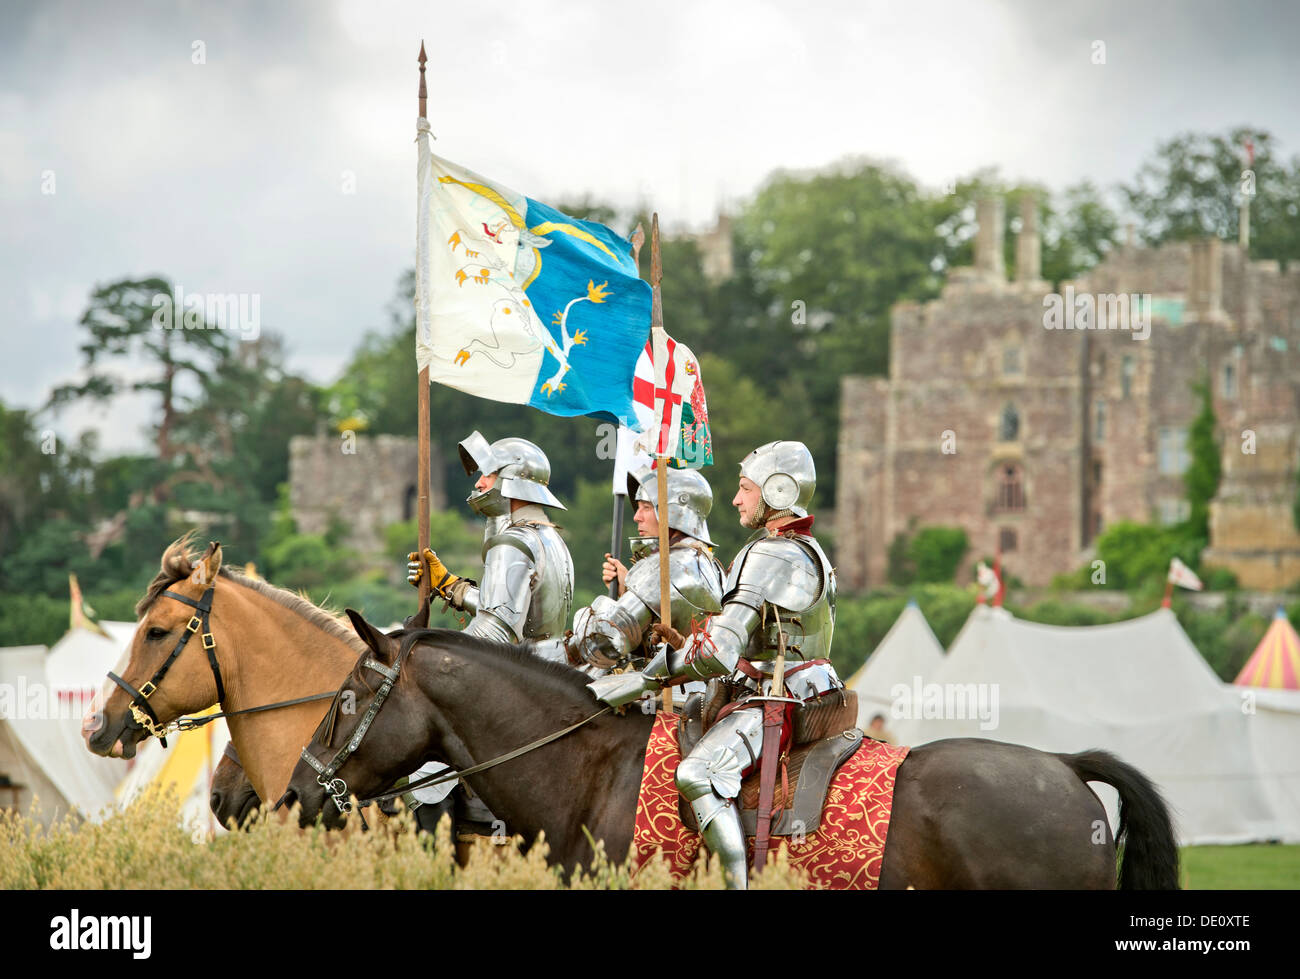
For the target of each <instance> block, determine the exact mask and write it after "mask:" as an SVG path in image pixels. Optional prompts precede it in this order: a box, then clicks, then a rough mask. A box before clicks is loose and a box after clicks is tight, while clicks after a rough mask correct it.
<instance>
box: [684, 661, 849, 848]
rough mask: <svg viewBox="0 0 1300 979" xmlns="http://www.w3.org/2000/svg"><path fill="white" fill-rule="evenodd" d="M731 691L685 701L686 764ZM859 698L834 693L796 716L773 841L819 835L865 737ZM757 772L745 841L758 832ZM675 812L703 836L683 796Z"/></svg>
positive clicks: (749, 788) (750, 784)
mask: <svg viewBox="0 0 1300 979" xmlns="http://www.w3.org/2000/svg"><path fill="white" fill-rule="evenodd" d="M731 693H732V691H731V690H730V689H729V688H728V686H727V685H726V684H723V683H717V682H715V683H710V684H709V689H708V691H707V692H706V693H704V694H698V693H696V694H692V695H691V696H690V697H688V698H686V705H685V707H684V708H683V713H682V719H681V722H680V723H679V724H678V725H677V748H678V750H679V751H680V752H681V757H683V758H685V757H686V755H687V754H689V753H690V751H691V749H692V748H694V747H695V745H696V743H697V742H698V741H699V740H700V738H701V737H703V736H704V732H705V731H707V730H708V729H709V728H710V727H712V726H713V722H714V721H715V720H717V719H718V715H719V712H720V711H721V710H722V709H723V707H724V706H726V705H727V704H728V703H729V702H730V701H731ZM857 718H858V695H857V694H856V693H855V692H854V691H852V690H840V691H832V692H831V693H829V694H827V695H826V696H824V697H822V698H821V699H820V700H817V701H812V702H810V703H807V704H802V705H800V706H799V707H798V708H796V709H795V712H794V731H793V737H792V743H791V748H790V751H789V754H788V755H787V756H786V757H785V758H784V759H783V760H782V765H783V767H784V775H783V777H782V778H780V779H778V782H777V794H776V805H777V806H779V807H780V808H779V815H774V817H773V819H772V829H771V835H772V836H792V835H794V834H796V833H800V834H808V833H814V832H816V831H817V829H818V827H820V825H821V818H822V807H823V805H825V802H826V793H827V791H828V790H829V788H830V784H831V779H832V778H833V777H834V776H835V772H836V770H837V769H838V768H839V767H840V766H841V765H843V764H844V763H845V762H846V761H848V760H849V758H850V757H852V755H853V753H854V752H856V751H857V750H858V748H859V747H861V745H862V738H863V736H864V735H863V733H862V731H860V730H859V729H858V728H857V727H856V724H857ZM758 788H759V772H758V768H757V766H755V768H754V770H753V771H752V772H751V773H750V774H749V775H748V776H746V778H745V780H744V781H743V782H742V783H741V786H740V797H739V804H740V824H741V826H743V827H744V829H745V834H746V835H747V836H754V835H756V834H757V832H758ZM677 811H678V813H679V814H680V815H681V819H682V822H683V823H684V824H685V825H686V828H687V829H689V830H691V832H699V827H698V825H697V823H696V821H695V812H694V810H692V809H691V806H690V803H688V802H687V801H686V799H684V798H682V797H681V796H679V797H678V799H677Z"/></svg>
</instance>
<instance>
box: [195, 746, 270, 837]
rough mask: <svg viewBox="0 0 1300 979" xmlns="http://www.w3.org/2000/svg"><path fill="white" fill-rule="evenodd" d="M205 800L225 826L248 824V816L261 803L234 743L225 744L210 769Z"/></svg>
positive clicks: (235, 827)
mask: <svg viewBox="0 0 1300 979" xmlns="http://www.w3.org/2000/svg"><path fill="white" fill-rule="evenodd" d="M208 803H209V804H210V805H211V806H212V814H213V815H214V816H216V817H217V822H218V823H220V824H221V825H222V826H224V827H226V828H227V829H242V828H243V827H245V826H247V825H248V820H249V817H250V816H252V815H253V813H254V812H256V811H257V808H258V807H259V806H260V805H261V804H262V800H261V799H260V798H259V797H258V795H257V790H256V789H254V788H253V783H252V782H250V781H249V780H248V774H247V773H246V772H245V771H244V766H243V765H241V764H240V763H239V753H238V752H237V751H236V750H235V745H234V743H233V742H232V743H230V744H227V745H226V751H225V754H223V755H222V756H221V761H219V762H217V767H216V768H215V769H214V770H213V772H212V785H211V794H210V795H209V796H208Z"/></svg>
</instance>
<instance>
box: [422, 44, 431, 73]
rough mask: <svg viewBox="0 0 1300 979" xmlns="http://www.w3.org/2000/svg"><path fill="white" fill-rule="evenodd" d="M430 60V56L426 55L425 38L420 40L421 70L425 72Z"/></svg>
mask: <svg viewBox="0 0 1300 979" xmlns="http://www.w3.org/2000/svg"><path fill="white" fill-rule="evenodd" d="M428 60H429V56H428V55H426V54H425V53H424V38H420V70H421V71H424V63H425V62H426V61H428Z"/></svg>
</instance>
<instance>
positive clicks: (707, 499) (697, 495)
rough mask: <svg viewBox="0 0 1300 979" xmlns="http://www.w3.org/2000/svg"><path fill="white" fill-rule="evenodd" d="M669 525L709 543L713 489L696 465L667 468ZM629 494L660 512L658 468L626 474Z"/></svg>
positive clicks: (633, 499) (711, 543)
mask: <svg viewBox="0 0 1300 979" xmlns="http://www.w3.org/2000/svg"><path fill="white" fill-rule="evenodd" d="M667 479H668V529H669V530H680V531H681V532H682V533H683V534H686V535H687V536H688V537H694V538H695V539H697V540H701V541H703V542H704V543H705V544H708V545H709V546H710V547H715V546H716V545H715V544H714V543H713V541H711V540H709V525H708V524H707V523H706V522H705V517H707V516H708V515H709V511H710V510H712V509H713V490H711V489H710V488H709V482H708V480H706V479H705V478H704V477H703V476H701V475H700V474H699V472H698V471H696V470H694V469H668V470H667ZM627 495H628V498H629V499H631V500H632V502H633V503H635V502H636V501H637V500H645V501H646V502H647V503H649V504H650V505H651V506H652V507H654V508H655V514H656V515H658V513H659V480H658V477H656V476H655V470H654V469H652V468H650V467H646V468H643V469H638V470H637V471H636V472H634V473H633V472H629V473H628V474H627Z"/></svg>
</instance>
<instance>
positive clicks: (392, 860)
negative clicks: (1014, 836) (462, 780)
mask: <svg viewBox="0 0 1300 979" xmlns="http://www.w3.org/2000/svg"><path fill="white" fill-rule="evenodd" d="M177 809H178V803H177V799H176V796H175V794H174V792H172V791H167V792H157V791H151V792H148V793H145V794H142V795H141V797H140V798H139V799H137V800H136V801H135V802H134V803H132V804H131V805H130V806H129V807H128V808H127V809H125V810H124V811H121V812H115V813H112V814H110V815H108V816H107V817H106V818H104V819H103V820H102V821H100V822H87V821H83V820H80V819H77V818H75V817H71V816H68V817H64V818H62V819H60V820H57V821H56V822H54V823H52V824H51V825H50V826H49V827H48V828H45V827H42V826H41V825H40V823H38V822H37V821H36V820H34V819H32V818H31V817H30V816H26V815H22V814H20V813H16V812H12V811H10V812H0V888H4V889H7V890H13V889H36V888H42V889H84V890H132V889H145V888H162V889H189V890H192V889H202V890H224V889H259V888H287V889H294V890H303V889H341V890H368V889H436V890H486V889H496V890H500V889H528V890H563V889H566V888H568V889H575V890H577V889H581V890H623V889H628V888H637V889H647V888H648V889H660V888H667V887H670V886H671V884H672V881H671V879H670V877H669V874H668V871H667V868H666V865H664V864H661V863H658V862H652V863H650V864H648V865H647V866H645V867H644V868H642V869H641V871H640V872H639V873H638V874H637V875H636V878H635V880H633V878H632V874H631V869H630V867H629V865H628V864H627V863H616V862H614V861H612V860H610V859H609V858H607V857H606V856H605V854H604V853H603V849H599V850H598V852H597V857H596V859H595V861H594V862H593V864H592V867H591V868H590V870H587V871H582V872H578V873H575V874H574V876H573V878H572V879H570V880H567V881H566V880H565V878H564V875H563V873H562V872H561V871H560V870H559V869H558V868H553V867H548V866H547V864H546V852H547V851H546V846H545V841H544V840H543V841H539V843H538V844H537V845H536V846H534V847H532V848H531V849H530V850H529V851H528V853H526V854H521V853H520V852H519V849H518V847H517V846H515V845H505V846H496V845H493V844H491V843H489V842H486V841H485V842H484V843H483V844H482V845H479V846H475V847H474V848H473V850H472V853H471V856H470V860H469V862H468V864H467V866H465V867H464V868H461V867H459V866H457V864H456V863H455V861H454V860H453V859H452V846H451V837H450V825H449V823H448V822H447V821H446V820H444V821H443V823H442V824H441V825H440V826H439V828H438V832H437V833H436V834H434V835H433V836H429V835H419V834H417V833H416V832H415V829H414V822H413V820H412V817H411V815H410V814H409V813H405V812H404V813H402V814H401V815H399V816H398V817H397V818H395V819H391V820H381V821H379V823H378V825H373V826H372V827H371V829H370V831H369V832H361V831H359V829H357V828H356V827H354V826H352V825H349V827H348V828H347V829H344V830H342V831H338V832H326V831H324V830H323V829H321V828H320V827H316V828H312V829H299V827H298V824H297V819H296V817H291V818H289V819H285V820H281V819H280V818H279V817H280V814H275V815H272V816H269V817H268V816H263V817H262V818H259V819H257V820H256V821H255V822H254V823H253V825H252V827H251V828H250V829H249V831H248V832H244V833H230V834H226V835H223V836H220V837H217V838H215V839H213V838H210V837H201V838H199V839H198V840H196V839H195V837H194V836H193V834H191V833H190V832H189V831H188V830H186V829H184V828H182V827H181V826H180V824H179V823H178V822H177V819H176V812H177ZM516 842H517V841H516ZM722 885H723V881H722V872H721V869H720V868H719V867H718V866H717V865H716V863H715V864H713V865H712V866H709V867H705V866H704V865H703V860H701V861H700V862H699V864H698V865H697V867H696V869H695V873H694V875H693V876H692V877H690V878H689V879H688V880H686V881H685V882H683V884H682V885H681V886H682V887H684V888H688V889H699V888H707V889H716V888H721V887H722ZM751 886H753V887H755V888H763V889H788V888H798V887H803V886H806V878H805V877H804V875H803V874H802V873H800V872H799V871H796V870H794V869H793V868H791V867H790V866H789V864H788V863H787V862H786V860H785V855H784V853H781V852H778V853H777V854H776V855H775V857H774V859H773V860H772V862H771V864H770V865H769V867H768V869H767V870H766V871H765V872H764V873H763V874H761V875H759V876H757V877H756V878H755V879H754V880H753V881H752V884H751Z"/></svg>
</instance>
